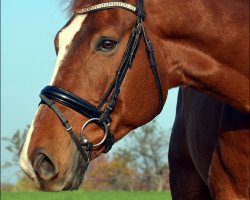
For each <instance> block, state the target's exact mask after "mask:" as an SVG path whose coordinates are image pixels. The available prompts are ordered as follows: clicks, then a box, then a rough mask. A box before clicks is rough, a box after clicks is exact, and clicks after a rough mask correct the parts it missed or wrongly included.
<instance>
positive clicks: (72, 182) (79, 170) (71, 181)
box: [62, 152, 85, 191]
mask: <svg viewBox="0 0 250 200" xmlns="http://www.w3.org/2000/svg"><path fill="white" fill-rule="evenodd" d="M83 164H84V162H83V158H82V157H81V154H80V153H79V152H77V155H76V157H75V160H74V163H73V166H72V169H71V171H70V173H69V175H68V177H67V178H66V181H65V186H64V188H63V189H62V190H63V191H66V190H77V189H78V188H79V186H80V185H81V183H82V181H83V178H84V175H85V171H84V167H83Z"/></svg>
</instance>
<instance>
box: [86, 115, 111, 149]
mask: <svg viewBox="0 0 250 200" xmlns="http://www.w3.org/2000/svg"><path fill="white" fill-rule="evenodd" d="M94 121H97V122H101V123H102V124H103V127H104V129H103V131H104V133H105V135H104V137H103V139H102V140H101V141H100V142H99V143H97V144H93V147H94V148H96V147H99V146H100V145H101V144H102V143H103V142H105V140H106V138H107V135H108V125H107V124H106V123H105V122H103V121H101V120H100V118H91V119H89V120H88V121H86V122H85V123H84V124H83V126H82V130H81V139H82V138H83V131H84V129H85V128H86V127H87V126H88V125H89V124H91V123H93V122H94Z"/></svg>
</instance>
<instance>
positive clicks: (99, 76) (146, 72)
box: [20, 0, 250, 199]
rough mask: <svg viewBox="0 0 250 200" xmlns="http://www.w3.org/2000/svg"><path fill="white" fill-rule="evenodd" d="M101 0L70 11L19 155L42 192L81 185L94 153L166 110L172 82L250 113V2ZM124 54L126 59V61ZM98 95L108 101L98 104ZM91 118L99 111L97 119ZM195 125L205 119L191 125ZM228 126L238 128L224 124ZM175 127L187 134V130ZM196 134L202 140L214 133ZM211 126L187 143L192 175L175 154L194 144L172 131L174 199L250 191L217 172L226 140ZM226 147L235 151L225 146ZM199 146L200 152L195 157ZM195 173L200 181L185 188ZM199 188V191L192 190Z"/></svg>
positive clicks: (75, 3)
mask: <svg viewBox="0 0 250 200" xmlns="http://www.w3.org/2000/svg"><path fill="white" fill-rule="evenodd" d="M104 2H107V0H105V1H103V0H89V1H87V0H86V1H82V0H73V1H72V4H71V12H72V13H73V15H72V17H71V19H70V20H69V21H68V23H67V24H66V25H65V26H64V27H63V28H62V29H61V30H60V31H59V32H58V34H57V35H56V37H55V49H56V52H57V61H56V66H55V71H54V73H53V76H52V79H51V82H50V83H49V85H50V86H48V87H46V88H45V89H44V90H42V92H41V95H40V97H41V99H42V102H41V104H40V106H39V108H38V110H37V112H36V114H35V116H34V119H33V121H32V124H31V128H30V130H29V132H28V134H27V138H26V141H25V143H24V145H23V149H22V151H21V155H20V166H21V168H22V169H23V170H24V172H25V173H26V174H27V175H28V176H29V177H30V178H31V179H32V180H33V181H34V182H35V183H36V185H37V186H38V187H39V188H41V189H42V190H49V191H60V190H70V189H76V188H78V186H79V185H80V183H81V181H82V178H83V174H84V171H85V170H86V167H87V164H88V162H89V159H94V158H95V157H97V156H98V155H100V154H101V153H103V152H106V151H108V150H109V149H110V148H111V146H112V144H113V142H114V141H118V140H120V139H121V138H122V137H124V136H125V135H126V134H127V133H129V132H130V131H131V130H133V129H135V128H136V127H139V126H141V125H143V124H145V123H147V122H149V121H150V120H152V119H153V118H154V117H155V116H156V115H157V114H159V107H160V110H161V107H162V106H161V105H162V103H164V102H165V100H166V99H167V91H168V89H170V88H173V87H177V86H181V85H183V86H189V87H192V88H194V89H196V90H198V91H200V92H202V93H204V94H207V95H209V96H212V97H214V98H216V99H217V100H219V101H222V102H224V103H226V104H229V105H231V106H232V107H234V108H235V109H237V110H240V111H241V112H244V113H248V114H249V112H250V105H249V57H248V53H249V52H248V51H249V47H248V44H249V42H248V34H249V19H248V14H249V10H248V9H249V2H248V1H243V0H242V1H232V0H225V1H219V2H218V1H214V0H211V1H199V0H196V1H180V0H177V1H176V0H175V1H172V0H158V1H149V0H148V1H145V2H144V5H143V6H142V4H143V1H142V0H127V1H122V2H123V3H121V2H116V3H115V4H112V3H110V4H103V3H104ZM112 2H113V1H112ZM100 3H101V4H100ZM93 5H96V6H93ZM104 5H105V6H104ZM114 5H115V6H114ZM90 6H92V7H90ZM92 11H93V12H92ZM145 14H146V16H145ZM144 17H145V18H144ZM143 20H144V21H143ZM131 35H132V36H133V37H132V39H131ZM140 36H141V39H140ZM142 38H143V39H142ZM149 39H150V40H151V41H152V44H153V46H154V51H153V48H152V46H150V44H151V43H150V40H149ZM135 41H136V42H135ZM145 48H147V53H146V51H145ZM128 49H129V51H128ZM128 52H129V53H128ZM127 53H128V55H127ZM127 58H128V59H127ZM155 60H156V62H157V65H158V71H157V68H156V65H155ZM125 61H126V63H127V64H126V65H123V64H124V62H125ZM119 66H120V68H119ZM124 66H125V67H124ZM121 68H122V70H123V69H124V68H125V70H124V71H122V73H121V74H122V75H121V74H120V73H117V70H118V69H119V70H120V69H121ZM119 70H118V72H120V71H119ZM152 70H153V73H152ZM114 77H115V78H114ZM193 93H194V95H195V92H193ZM105 94H106V95H105ZM118 94H119V95H118ZM103 95H104V96H103ZM182 96H185V95H184V94H182ZM190 96H192V95H190ZM198 96H199V95H198ZM200 96H202V94H200ZM197 98H198V97H197ZM83 99H84V100H83ZM191 99H192V97H190V102H191ZM198 99H199V98H198ZM100 100H101V106H98V104H99V102H100ZM179 101H181V100H179ZM179 104H180V103H179ZM215 104H217V103H215ZM99 105H100V104H99ZM79 106H80V107H81V108H83V109H79ZM210 106H211V108H210ZM213 106H214V103H209V104H207V105H206V106H204V107H202V109H205V110H208V111H210V109H212V107H213ZM103 107H105V108H104V110H101V109H102V108H103ZM179 107H180V106H179ZM193 107H195V106H190V108H192V109H193ZM215 107H216V105H215ZM184 108H185V109H187V108H186V107H184ZM214 109H215V110H216V108H214ZM179 110H183V109H182V108H180V109H179ZM183 111H184V110H183ZM191 112H192V111H191V110H190V113H191ZM185 113H186V111H185V112H184V114H185ZM200 113H202V116H197V117H199V118H202V117H204V119H207V117H206V115H207V112H200ZM200 113H199V112H197V114H200ZM225 113H227V112H226V111H225ZM177 115H178V116H179V115H180V114H177ZM187 115H188V114H187ZM226 115H227V114H225V116H226ZM96 116H98V117H97V118H96ZM178 116H177V119H178ZM192 116H193V114H192ZM211 116H213V115H211ZM92 117H94V119H90V118H92ZM233 118H234V114H233ZM89 119H90V120H93V121H94V122H95V123H96V125H95V124H92V123H91V122H93V121H90V120H89ZM212 119H213V117H212ZM217 119H218V120H219V118H217ZM208 120H211V118H209V119H208ZM213 120H215V119H213ZM194 121H195V120H194ZM194 121H193V122H194ZM61 122H62V123H63V126H62V123H61ZM186 122H188V121H186ZM226 122H227V121H225V123H226ZM90 123H91V124H90ZM221 123H222V122H221ZM89 124H90V126H88V127H87V125H89ZM83 125H84V126H83ZM195 125H197V126H199V124H192V126H195ZM210 125H211V126H216V124H215V123H214V124H210V123H208V127H206V124H205V125H204V126H202V127H204V128H206V129H208V130H209V129H210V128H211V127H210ZM181 126H182V121H181V120H180V124H179V123H178V120H177V121H176V123H175V130H176V129H178V127H180V129H181ZM72 127H73V129H74V131H73V129H72ZM185 128H187V127H185ZM65 129H66V130H65ZM211 129H213V128H211ZM214 129H215V127H214ZM233 130H235V129H234V128H233V129H232V131H233ZM237 130H238V129H237V128H236V131H237ZM83 131H84V133H83ZM103 131H104V134H103ZM227 131H229V132H230V131H231V129H230V128H229V129H225V132H227ZM239 131H241V128H239ZM178 133H179V134H180V133H182V134H183V135H185V130H184V129H183V130H181V131H178ZM199 133H200V134H199V135H198V136H199V137H200V140H201V141H203V140H205V139H206V138H207V137H208V135H203V134H201V133H202V132H199ZM209 134H212V135H211V137H214V139H211V144H209V143H206V145H207V146H205V145H203V146H199V145H198V144H197V143H195V144H196V145H195V148H194V149H192V150H193V151H190V154H189V155H191V158H192V159H191V160H192V162H193V163H195V165H192V166H193V171H191V170H189V171H186V172H187V173H186V175H185V164H186V163H185V160H182V162H183V167H184V168H183V169H184V170H180V172H179V169H181V167H182V165H181V162H179V161H178V159H175V158H174V157H173V159H172V158H171V156H172V153H171V152H173V150H174V149H175V150H176V149H177V151H180V156H181V154H183V153H187V152H188V151H187V148H185V147H187V145H182V144H181V143H178V138H177V140H175V139H174V136H175V135H176V134H173V136H172V139H171V141H172V143H171V147H170V168H171V172H170V174H171V188H172V193H173V197H174V199H188V198H189V199H195V198H196V199H201V198H200V197H201V196H202V195H203V197H204V199H205V198H207V199H209V198H210V193H211V194H212V196H213V197H214V198H215V199H230V198H224V197H223V196H224V193H227V194H235V195H238V196H237V198H239V199H240V198H241V197H245V193H244V192H245V191H246V190H247V189H246V188H245V187H246V184H242V187H244V188H243V189H242V190H243V193H244V194H243V193H236V192H235V193H234V191H235V188H240V187H241V179H239V180H238V179H233V181H231V185H232V184H235V187H227V188H226V190H223V189H221V188H223V184H224V182H226V181H230V180H228V179H223V178H221V179H217V178H219V176H218V173H219V174H220V173H222V174H227V173H226V172H228V171H227V167H228V166H227V165H225V166H223V167H222V165H219V164H218V162H220V158H221V155H220V152H221V149H220V148H221V146H220V144H221V143H220V142H218V143H217V138H218V137H217V136H216V135H214V132H213V131H211V133H210V132H209ZM231 134H233V133H231V132H230V135H231ZM186 135H187V134H186ZM239 135H241V134H235V136H234V137H232V138H231V139H232V141H237V142H240V141H241V137H240V136H239ZM187 136H188V135H187ZM180 137H181V136H180ZM194 137H195V136H194ZM203 137H204V138H203ZM225 137H226V136H225ZM79 138H81V140H79ZM209 138H210V137H209ZM220 138H223V135H221V137H220ZM220 138H219V140H220ZM238 138H239V139H238ZM233 139H234V140H233ZM244 140H246V141H247V140H248V138H245V139H244ZM195 141H196V140H194V142H195ZM197 141H199V140H197ZM181 142H184V143H185V140H182V141H181ZM215 143H216V144H215ZM246 144H247V143H246V142H244V143H243V144H242V145H246ZM81 145H83V146H81ZM93 146H94V148H93ZM178 148H179V149H178ZM211 148H212V150H214V149H215V151H212V154H213V155H212V156H211V154H206V153H204V152H209V153H211ZM228 148H229V147H228ZM232 148H236V150H235V152H236V151H239V152H240V154H239V156H238V158H237V159H239V160H241V159H242V160H244V158H242V157H241V156H242V154H243V153H242V152H241V150H240V149H238V148H240V146H239V147H238V146H235V145H232ZM246 148H247V147H246V146H244V149H246ZM227 150H228V151H229V150H230V151H232V149H231V148H229V149H227V148H225V151H227ZM194 151H195V153H196V154H195V155H194V156H192V155H193V153H194ZM174 153H175V152H173V155H174ZM178 153H179V152H178ZM199 153H201V154H199ZM223 155H224V154H223ZM175 156H176V155H175ZM201 156H202V157H201ZM211 160H212V161H211ZM175 161H176V162H177V164H176V162H175ZM190 162H191V161H190V159H189V160H188V159H187V164H186V165H191V164H189V163H190ZM236 162H237V161H236ZM216 163H217V164H216ZM225 163H226V164H227V162H225ZM239 163H242V162H239ZM203 166H205V167H203ZM213 166H215V167H213ZM219 167H222V168H221V169H218V168H219ZM175 169H176V170H175ZM198 169H201V170H202V172H204V176H203V174H202V173H200V171H199V170H198ZM209 169H210V171H209V175H207V176H206V174H208V170H209ZM237 169H238V168H237ZM195 170H196V171H195ZM204 170H206V171H204ZM244 170H245V168H244ZM244 170H242V171H232V173H236V174H239V173H244V174H245V175H246V174H247V173H248V172H247V171H244ZM197 171H198V172H197ZM181 172H182V173H181ZM230 172H231V171H230ZM104 173H105V172H104ZM191 173H194V176H192V174H191ZM195 173H196V174H195ZM198 174H199V175H198ZM182 175H183V176H182ZM230 175H231V174H230ZM190 176H191V178H193V179H191V178H190ZM214 176H216V177H217V178H216V177H214ZM196 177H199V178H196ZM200 177H201V178H200ZM231 177H234V176H231ZM237 177H238V176H237ZM239 177H242V176H239ZM218 180H220V181H218ZM244 180H245V179H244ZM189 181H192V182H191V183H193V187H192V186H191V187H185V186H186V185H188V183H189ZM191 183H190V184H191ZM196 186H197V187H196ZM200 188H206V190H201V189H200ZM207 188H209V189H210V192H209V191H208V189H207ZM242 190H239V191H242ZM203 191H205V192H203ZM192 192H193V193H197V194H195V195H193V196H191V197H189V195H190V193H192ZM200 193H202V194H200ZM183 196H184V197H183ZM203 197H202V198H203Z"/></svg>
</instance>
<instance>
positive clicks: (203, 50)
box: [145, 0, 250, 112]
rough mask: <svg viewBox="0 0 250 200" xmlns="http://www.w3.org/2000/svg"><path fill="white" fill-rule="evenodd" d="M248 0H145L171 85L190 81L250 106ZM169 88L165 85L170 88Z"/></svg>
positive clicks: (239, 105) (247, 109)
mask: <svg viewBox="0 0 250 200" xmlns="http://www.w3.org/2000/svg"><path fill="white" fill-rule="evenodd" d="M248 4H249V2H248V1H242V2H240V1H227V2H226V1H223V2H218V1H213V0H211V1H197V0H195V1H185V2H184V1H181V0H179V1H176V0H173V1H172V0H166V1H163V0H162V1H160V0H159V1H158V3H155V2H153V1H151V2H145V9H146V12H147V14H148V15H147V20H146V26H147V28H148V29H149V32H150V34H151V36H152V38H155V40H154V46H155V48H156V49H157V52H158V55H159V56H158V57H157V59H158V60H159V63H164V66H159V70H160V73H161V76H162V77H165V78H166V79H168V84H167V85H168V88H172V87H176V86H181V85H184V86H190V87H193V88H195V89H197V90H199V91H201V92H204V93H206V94H209V95H212V96H214V97H216V98H217V99H219V100H222V101H223V102H225V103H228V104H231V105H232V106H234V107H236V108H238V109H240V110H242V111H245V112H250V107H249V55H248V52H249V50H248V49H249V47H248V44H249V42H248V33H249V28H248V27H249V19H248V12H249V11H248ZM164 89H165V88H164Z"/></svg>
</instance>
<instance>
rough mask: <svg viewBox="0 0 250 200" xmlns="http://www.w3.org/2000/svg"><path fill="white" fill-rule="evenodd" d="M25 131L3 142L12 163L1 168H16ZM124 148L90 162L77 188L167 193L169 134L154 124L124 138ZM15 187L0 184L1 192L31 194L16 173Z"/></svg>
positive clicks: (25, 182) (26, 179) (30, 189)
mask: <svg viewBox="0 0 250 200" xmlns="http://www.w3.org/2000/svg"><path fill="white" fill-rule="evenodd" d="M27 130H28V127H27V128H26V129H25V130H24V131H22V132H21V131H20V130H18V131H17V132H16V133H15V134H14V135H13V136H11V137H9V138H8V137H7V138H2V139H3V140H6V141H7V142H8V146H6V150H7V151H9V152H11V153H12V155H13V156H12V160H9V161H8V162H6V163H4V164H3V165H2V166H1V167H2V168H8V167H10V166H13V165H18V158H19V153H18V152H19V149H20V148H21V145H22V144H23V142H24V139H25V136H26V133H27ZM125 140H126V141H125V145H123V146H120V147H119V148H118V150H116V151H114V152H113V153H112V154H111V155H110V154H108V155H101V156H99V157H98V158H96V159H95V160H93V161H91V163H90V166H89V169H88V170H87V172H86V174H85V178H84V181H83V183H82V185H81V186H80V187H81V188H82V189H83V190H88V191H93V190H99V191H109V190H113V191H117V190H119V191H120V190H124V191H159V192H160V191H166V190H169V179H168V173H169V170H168V163H167V150H168V132H167V131H164V130H163V129H162V128H161V127H159V125H158V124H157V123H156V121H152V122H150V123H149V124H146V125H144V126H142V127H141V128H138V129H136V130H134V131H132V132H131V133H129V134H128V136H126V137H125ZM18 174H19V175H18V181H17V182H16V184H15V185H10V184H7V183H1V189H2V190H12V191H23V190H26V191H32V190H35V188H34V186H33V184H32V183H31V181H30V180H29V179H28V178H27V177H26V176H25V175H24V174H23V173H18Z"/></svg>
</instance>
